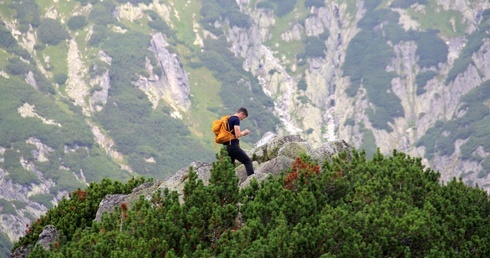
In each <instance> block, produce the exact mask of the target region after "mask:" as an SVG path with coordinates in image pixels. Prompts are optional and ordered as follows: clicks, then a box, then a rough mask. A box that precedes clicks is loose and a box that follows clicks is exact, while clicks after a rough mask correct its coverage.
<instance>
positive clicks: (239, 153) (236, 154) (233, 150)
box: [227, 146, 254, 176]
mask: <svg viewBox="0 0 490 258" xmlns="http://www.w3.org/2000/svg"><path fill="white" fill-rule="evenodd" d="M227 150H228V155H230V157H232V160H233V161H234V160H235V159H236V160H238V161H240V163H242V164H243V165H245V169H246V170H247V176H250V175H252V174H253V173H254V167H253V164H252V160H251V159H250V158H249V157H248V155H247V153H245V151H243V150H242V149H241V148H240V146H227Z"/></svg>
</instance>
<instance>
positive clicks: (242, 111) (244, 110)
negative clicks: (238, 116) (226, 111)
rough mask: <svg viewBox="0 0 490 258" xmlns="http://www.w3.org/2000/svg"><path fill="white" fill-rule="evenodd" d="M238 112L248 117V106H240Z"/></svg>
mask: <svg viewBox="0 0 490 258" xmlns="http://www.w3.org/2000/svg"><path fill="white" fill-rule="evenodd" d="M237 113H243V114H244V115H245V116H246V117H248V111H247V109H246V108H243V107H241V108H239V109H238V111H237Z"/></svg>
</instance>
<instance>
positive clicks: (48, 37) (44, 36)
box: [38, 18, 70, 46]
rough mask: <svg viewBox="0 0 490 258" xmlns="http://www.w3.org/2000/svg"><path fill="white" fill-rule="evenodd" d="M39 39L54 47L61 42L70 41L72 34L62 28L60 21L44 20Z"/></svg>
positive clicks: (39, 31) (39, 30)
mask: <svg viewBox="0 0 490 258" xmlns="http://www.w3.org/2000/svg"><path fill="white" fill-rule="evenodd" d="M38 35H39V39H40V40H41V41H42V42H43V43H45V44H49V45H52V46H56V45H58V43H60V42H61V41H63V40H65V39H68V38H69V37H70V34H68V32H67V31H66V30H65V28H63V26H61V23H60V22H59V21H58V20H55V19H51V18H45V19H43V20H42V22H41V25H40V26H39V29H38Z"/></svg>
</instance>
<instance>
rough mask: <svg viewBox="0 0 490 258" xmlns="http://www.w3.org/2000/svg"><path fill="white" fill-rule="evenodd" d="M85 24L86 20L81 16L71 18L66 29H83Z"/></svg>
mask: <svg viewBox="0 0 490 258" xmlns="http://www.w3.org/2000/svg"><path fill="white" fill-rule="evenodd" d="M87 24H88V22H87V19H86V18H85V16H83V15H76V16H73V17H71V18H70V19H69V20H68V23H67V25H68V28H70V30H73V31H75V30H80V29H83V28H84V27H85V26H87Z"/></svg>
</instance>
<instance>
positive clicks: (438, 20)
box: [408, 1, 467, 37]
mask: <svg viewBox="0 0 490 258" xmlns="http://www.w3.org/2000/svg"><path fill="white" fill-rule="evenodd" d="M434 6H436V7H434ZM408 14H409V15H410V16H412V18H413V19H414V20H416V21H418V22H419V23H420V24H421V26H422V28H423V29H424V30H427V29H438V30H440V32H441V34H443V35H445V36H448V37H455V36H461V35H464V34H465V31H466V28H467V26H466V25H465V24H464V23H463V16H462V15H461V14H460V13H458V12H456V11H453V10H448V11H444V10H443V9H442V7H440V6H438V5H437V4H436V3H434V1H430V3H429V5H427V6H426V7H425V8H424V12H416V11H415V10H413V9H408ZM451 20H452V21H454V24H455V30H454V29H453V27H452V25H451V23H450V22H448V21H451Z"/></svg>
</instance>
